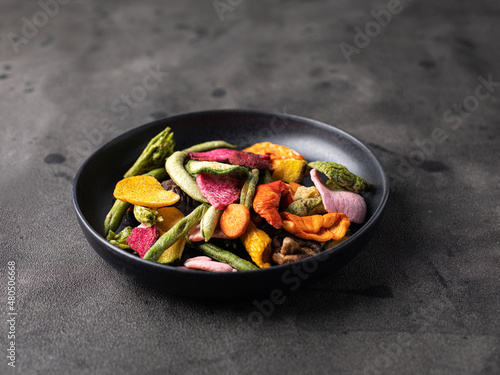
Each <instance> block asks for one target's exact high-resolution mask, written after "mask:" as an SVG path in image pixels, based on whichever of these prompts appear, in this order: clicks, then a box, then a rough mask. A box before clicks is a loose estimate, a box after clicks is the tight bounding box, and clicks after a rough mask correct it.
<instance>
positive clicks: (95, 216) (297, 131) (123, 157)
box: [73, 110, 389, 278]
mask: <svg viewBox="0 0 500 375" xmlns="http://www.w3.org/2000/svg"><path fill="white" fill-rule="evenodd" d="M166 126H169V127H170V128H171V129H172V130H173V132H174V139H175V142H176V147H175V149H176V150H180V149H183V148H186V147H189V146H192V145H194V144H197V143H201V142H205V141H209V140H216V139H223V140H225V141H228V142H230V143H234V144H237V145H238V148H239V149H241V148H244V147H246V146H250V145H252V144H254V143H257V142H263V141H270V142H273V143H277V144H282V145H285V146H288V147H291V148H293V149H295V150H297V151H298V152H299V153H301V154H302V155H303V156H304V157H305V158H306V160H308V161H314V160H324V161H335V162H337V163H340V164H343V165H345V166H346V167H347V168H348V169H349V170H350V171H352V172H353V173H355V174H357V175H359V176H361V177H363V178H364V179H365V180H367V181H368V182H369V183H370V184H371V186H372V189H371V191H370V192H368V193H363V196H364V197H365V200H366V203H367V207H368V213H367V219H366V221H365V223H364V224H363V225H362V226H361V227H360V228H359V230H357V231H356V232H355V234H354V235H353V236H351V238H350V239H349V240H347V241H345V242H344V243H342V244H341V245H338V246H336V247H335V248H334V249H332V250H329V251H330V252H334V251H352V252H357V251H359V245H361V244H359V243H357V237H359V238H360V239H361V237H362V236H361V234H362V232H364V231H368V230H369V229H370V228H371V227H372V226H373V225H374V224H375V222H376V221H377V219H378V217H379V216H380V214H381V212H382V210H383V207H384V205H385V202H386V200H387V196H388V191H389V188H388V183H387V179H386V177H385V174H384V171H383V169H382V167H381V166H380V163H379V162H378V161H377V159H376V158H375V156H374V155H373V154H372V153H371V151H370V150H369V149H368V148H367V147H366V146H364V145H363V144H362V143H361V142H360V141H358V140H357V139H356V138H354V137H353V136H351V135H349V134H348V133H346V132H344V131H342V130H340V129H338V128H336V127H333V126H330V125H326V124H323V123H321V122H318V121H315V120H311V119H306V118H301V117H297V116H292V115H282V114H273V113H265V112H255V111H243V110H218V111H205V112H197V113H191V114H185V115H179V116H175V117H171V118H167V119H163V120H159V121H155V122H152V123H149V124H146V125H143V126H140V127H138V128H135V129H133V130H131V131H128V132H126V133H124V134H122V135H120V136H118V137H117V138H115V139H113V140H112V141H110V142H109V143H107V144H105V145H104V146H102V147H101V148H100V149H99V150H97V151H96V152H95V153H93V154H92V155H91V156H90V157H89V158H88V159H87V161H86V162H85V163H84V164H83V165H82V167H81V168H80V170H79V172H78V173H77V175H76V177H75V180H74V191H73V196H74V205H75V209H76V211H77V216H78V218H79V220H80V224H81V226H82V229H83V231H84V233H85V235H86V236H87V238H89V240H90V239H91V240H92V241H90V242H91V244H92V245H93V247H94V248H96V246H99V247H100V251H98V253H100V255H101V256H102V255H103V254H102V251H103V250H104V251H106V252H107V253H108V254H107V257H108V259H106V260H107V261H109V259H110V258H109V257H113V256H114V255H116V256H121V257H122V258H123V257H125V258H127V259H128V260H129V262H132V263H133V267H138V268H141V267H146V268H151V266H152V264H153V263H152V262H147V261H144V260H142V259H140V258H138V257H136V256H133V255H131V254H130V253H128V252H127V251H125V250H121V249H118V248H116V247H114V246H113V245H111V244H109V243H107V242H106V241H105V239H104V229H103V223H104V218H105V216H106V214H107V212H108V211H109V209H110V207H111V205H112V204H113V200H114V199H113V190H114V187H115V185H116V183H117V182H118V181H119V180H120V179H122V178H123V177H122V176H123V174H124V173H125V172H126V171H127V169H128V168H129V167H130V166H131V165H132V164H133V162H134V161H135V160H136V159H137V157H138V156H139V154H140V153H141V152H142V150H143V149H144V147H145V146H146V144H147V143H148V142H149V140H150V139H151V138H152V137H153V136H154V135H156V134H157V133H159V132H160V131H161V130H163V129H164V128H165V127H166ZM364 241H366V238H365V239H364ZM356 247H357V248H356ZM349 248H351V250H349ZM96 250H97V249H96ZM147 263H150V264H147ZM286 268H287V266H286V265H285V266H277V267H272V268H271V269H281V272H283V271H284V270H285V269H286ZM154 269H155V270H156V272H162V270H164V271H165V272H166V273H168V274H169V275H170V276H169V277H172V276H171V275H172V274H181V273H183V274H186V273H190V271H185V270H178V269H176V268H174V267H171V266H167V265H160V264H154ZM271 269H267V270H258V271H252V272H250V273H251V274H253V275H257V276H256V277H258V274H260V273H263V272H266V271H268V272H269V270H271ZM167 271H168V272H167ZM194 273H196V274H200V272H193V274H194ZM246 273H248V272H246ZM203 274H204V276H202V277H204V278H210V277H212V278H220V277H221V276H220V275H216V274H210V273H203ZM238 274H243V273H241V272H236V273H232V275H231V277H238V276H237V275H238ZM224 277H227V276H224Z"/></svg>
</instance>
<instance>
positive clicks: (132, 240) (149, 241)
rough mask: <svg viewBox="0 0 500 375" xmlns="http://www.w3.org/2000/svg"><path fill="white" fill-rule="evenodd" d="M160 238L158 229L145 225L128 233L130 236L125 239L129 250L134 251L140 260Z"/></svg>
mask: <svg viewBox="0 0 500 375" xmlns="http://www.w3.org/2000/svg"><path fill="white" fill-rule="evenodd" d="M159 237H160V231H159V230H158V227H156V226H154V225H153V226H152V227H148V226H147V225H144V224H141V225H139V226H137V227H135V228H134V229H132V232H130V235H129V236H128V237H127V243H128V245H129V246H130V248H131V249H132V250H134V251H136V252H137V253H138V254H139V256H140V257H141V258H143V257H144V254H146V253H147V251H148V250H149V248H150V247H151V246H153V244H154V243H155V242H156V240H158V238H159Z"/></svg>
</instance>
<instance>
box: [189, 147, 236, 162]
mask: <svg viewBox="0 0 500 375" xmlns="http://www.w3.org/2000/svg"><path fill="white" fill-rule="evenodd" d="M235 152H239V151H237V150H231V149H228V148H218V149H216V150H212V151H207V152H188V156H189V158H190V159H191V160H199V161H218V162H220V163H226V162H227V159H228V158H229V156H231V155H232V154H234V153H235Z"/></svg>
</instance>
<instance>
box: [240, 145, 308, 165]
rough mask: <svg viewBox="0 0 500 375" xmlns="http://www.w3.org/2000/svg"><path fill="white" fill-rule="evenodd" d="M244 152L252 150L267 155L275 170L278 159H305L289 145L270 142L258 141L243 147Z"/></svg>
mask: <svg viewBox="0 0 500 375" xmlns="http://www.w3.org/2000/svg"><path fill="white" fill-rule="evenodd" d="M243 151H245V152H253V153H254V154H260V155H266V154H267V155H269V156H270V158H271V164H272V166H273V167H272V169H271V170H273V171H274V170H275V169H276V168H277V167H278V164H279V163H278V162H277V161H278V160H284V159H294V160H305V159H304V157H303V156H302V155H301V154H299V153H298V152H297V151H295V150H292V149H291V148H289V147H286V146H281V145H277V144H274V143H271V142H260V143H256V144H254V145H253V146H250V147H247V148H245V149H244V150H243Z"/></svg>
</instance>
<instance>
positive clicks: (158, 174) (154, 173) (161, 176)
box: [144, 167, 168, 182]
mask: <svg viewBox="0 0 500 375" xmlns="http://www.w3.org/2000/svg"><path fill="white" fill-rule="evenodd" d="M144 176H151V177H154V178H156V179H157V180H158V181H160V182H161V181H163V180H166V179H167V177H168V173H167V171H166V170H165V167H161V168H156V169H152V170H150V171H149V172H148V173H144Z"/></svg>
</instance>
